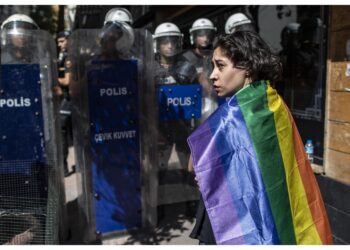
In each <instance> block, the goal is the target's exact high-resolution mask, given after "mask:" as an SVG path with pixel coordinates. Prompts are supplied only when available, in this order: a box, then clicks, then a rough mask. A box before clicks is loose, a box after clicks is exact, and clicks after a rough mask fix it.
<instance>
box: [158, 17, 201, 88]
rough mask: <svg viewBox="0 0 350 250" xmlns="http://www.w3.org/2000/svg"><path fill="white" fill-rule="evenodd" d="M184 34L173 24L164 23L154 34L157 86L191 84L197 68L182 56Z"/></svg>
mask: <svg viewBox="0 0 350 250" xmlns="http://www.w3.org/2000/svg"><path fill="white" fill-rule="evenodd" d="M182 40H183V34H182V33H181V31H180V29H179V28H178V27H177V26H176V25H175V24H173V23H162V24H160V25H159V26H158V27H157V28H156V29H155V32H154V35H153V41H154V52H155V56H156V72H155V75H156V83H157V84H190V83H192V82H194V80H195V68H194V66H193V65H191V64H190V63H189V62H188V61H186V60H185V58H184V57H183V56H182V55H181V52H182V42H183V41H182Z"/></svg>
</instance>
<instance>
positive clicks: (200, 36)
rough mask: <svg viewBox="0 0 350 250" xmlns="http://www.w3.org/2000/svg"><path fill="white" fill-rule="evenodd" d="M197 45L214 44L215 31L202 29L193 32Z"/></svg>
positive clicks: (207, 45) (201, 46) (203, 46)
mask: <svg viewBox="0 0 350 250" xmlns="http://www.w3.org/2000/svg"><path fill="white" fill-rule="evenodd" d="M192 35H193V41H194V43H195V45H196V47H200V48H207V47H209V46H211V45H212V44H213V41H214V37H215V31H214V30H212V29H201V30H195V31H193V32H192Z"/></svg>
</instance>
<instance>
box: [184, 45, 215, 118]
mask: <svg viewBox="0 0 350 250" xmlns="http://www.w3.org/2000/svg"><path fill="white" fill-rule="evenodd" d="M201 53H202V55H201V56H200V55H198V54H197V53H195V52H194V50H192V49H191V50H188V51H185V52H184V53H183V57H184V58H185V59H186V60H187V61H189V62H190V63H191V64H193V65H194V67H195V68H196V82H197V83H199V84H200V85H201V86H202V89H203V90H202V115H201V118H200V122H201V123H202V122H203V121H204V120H206V119H207V118H208V117H209V115H211V114H212V113H213V112H214V111H215V110H216V109H217V107H218V103H219V101H218V99H217V95H216V93H215V91H214V88H213V84H212V83H211V81H210V79H209V77H210V74H211V72H212V70H213V69H212V65H211V59H212V55H213V50H210V49H208V50H201Z"/></svg>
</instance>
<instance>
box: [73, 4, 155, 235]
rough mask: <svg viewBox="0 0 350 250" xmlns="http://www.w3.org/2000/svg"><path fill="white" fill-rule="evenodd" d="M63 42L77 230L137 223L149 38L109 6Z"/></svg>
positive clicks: (106, 229) (124, 14)
mask: <svg viewBox="0 0 350 250" xmlns="http://www.w3.org/2000/svg"><path fill="white" fill-rule="evenodd" d="M70 41H71V42H72V44H73V49H72V50H70V51H71V52H70V55H69V56H71V54H72V65H73V67H72V71H71V74H72V79H73V80H72V95H71V97H72V103H73V109H72V116H73V134H74V140H73V141H74V145H75V150H76V159H77V161H76V162H77V171H78V172H79V174H81V176H82V177H81V179H82V185H83V186H84V191H83V192H82V197H83V199H81V200H80V201H79V202H83V204H81V207H83V213H84V215H85V217H86V218H88V221H89V224H88V226H87V227H86V228H83V229H82V230H84V234H85V235H86V239H88V240H90V239H91V240H93V239H94V238H96V237H99V235H100V234H104V233H109V232H112V231H116V230H125V229H130V228H135V227H140V226H141V224H142V219H144V217H142V215H143V212H144V210H143V209H144V207H143V203H142V202H141V199H142V198H143V197H142V196H141V190H142V188H143V186H142V184H143V183H141V177H140V176H141V174H142V172H143V170H144V169H143V168H142V167H141V164H142V163H143V162H141V160H142V156H141V153H142V152H143V151H142V150H143V148H144V147H142V146H141V145H142V140H143V136H144V135H143V130H142V131H141V128H140V127H141V126H146V125H144V124H140V123H141V122H140V121H141V120H142V118H144V116H145V115H146V114H145V113H146V112H143V108H144V107H143V106H145V105H140V103H145V102H143V99H142V98H145V97H146V94H145V93H144V92H143V91H142V90H144V89H145V85H147V84H148V85H151V82H152V81H151V80H149V81H146V79H147V80H148V78H147V77H146V76H145V74H146V73H147V72H152V70H151V69H149V68H148V67H149V65H151V63H149V62H152V58H151V57H152V53H149V52H151V51H152V39H151V35H150V33H149V32H148V31H147V30H145V29H133V28H132V16H131V14H130V12H129V11H128V10H126V9H124V8H113V9H111V10H109V11H108V12H107V14H106V16H105V21H104V25H103V27H102V28H101V29H93V30H89V29H85V30H76V31H74V32H73V34H72V36H71V37H70ZM74 51H79V53H76V54H74ZM152 87H154V86H153V85H152ZM152 90H153V91H154V88H152ZM145 92H146V91H145ZM152 108H153V109H154V105H153V107H152ZM141 116H142V117H141ZM142 121H144V120H142ZM144 123H146V122H144ZM147 125H148V124H147ZM147 143H148V144H149V141H147ZM147 146H148V145H146V147H147ZM146 181H148V180H146ZM145 220H146V219H145Z"/></svg>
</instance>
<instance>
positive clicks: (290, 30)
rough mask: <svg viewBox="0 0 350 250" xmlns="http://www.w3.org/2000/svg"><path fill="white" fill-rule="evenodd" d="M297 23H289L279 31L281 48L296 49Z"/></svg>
mask: <svg viewBox="0 0 350 250" xmlns="http://www.w3.org/2000/svg"><path fill="white" fill-rule="evenodd" d="M299 27H300V24H299V23H295V22H293V23H289V24H287V25H286V26H285V27H284V28H283V29H282V31H281V45H282V47H283V48H285V49H286V48H297V46H298V31H299Z"/></svg>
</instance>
